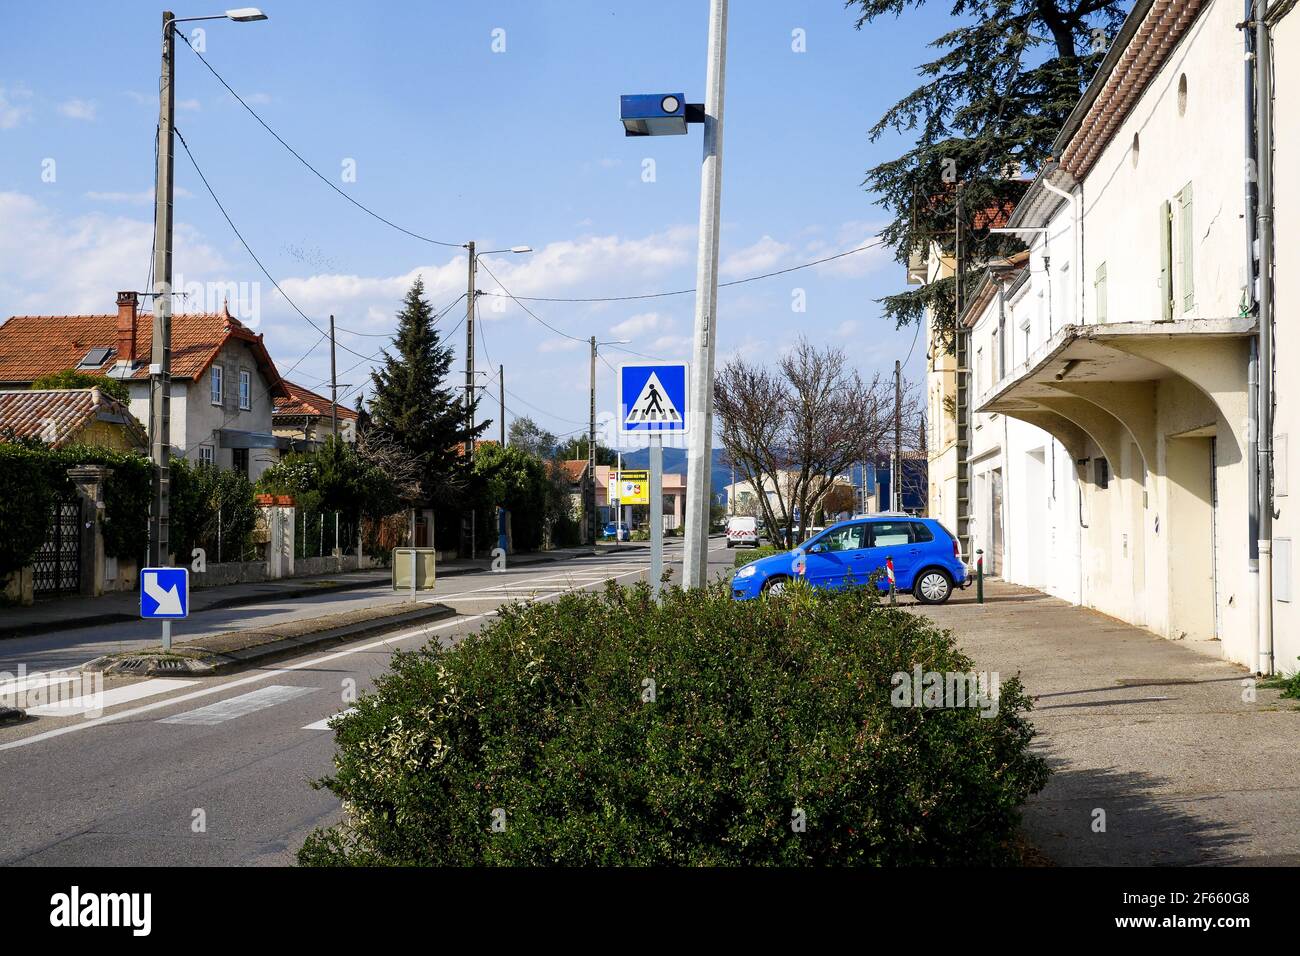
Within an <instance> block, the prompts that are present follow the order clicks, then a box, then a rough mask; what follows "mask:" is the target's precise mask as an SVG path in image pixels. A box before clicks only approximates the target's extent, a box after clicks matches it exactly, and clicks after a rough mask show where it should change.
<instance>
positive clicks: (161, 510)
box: [149, 7, 266, 567]
mask: <svg viewBox="0 0 1300 956" xmlns="http://www.w3.org/2000/svg"><path fill="white" fill-rule="evenodd" d="M265 19H266V14H264V13H263V12H262V11H261V10H258V9H257V8H256V7H241V8H239V9H235V10H227V11H226V12H225V13H223V14H216V15H213V16H206V17H177V16H176V15H175V14H173V13H172V12H171V11H170V10H164V11H163V15H162V20H163V22H162V34H163V35H162V41H163V43H162V77H161V79H160V80H159V83H158V143H159V149H158V169H157V175H156V177H155V180H154V232H153V275H154V287H153V335H152V341H151V349H152V352H151V355H150V358H151V362H150V365H149V456H150V458H151V459H152V460H153V466H154V474H153V489H152V491H153V493H152V496H151V498H152V500H151V503H150V509H149V563H150V564H151V565H152V566H154V567H163V566H166V565H168V564H169V563H170V560H169V555H170V552H171V547H170V535H169V530H168V524H169V517H168V512H169V510H170V507H169V504H170V503H169V496H170V486H171V460H170V459H171V348H172V299H171V292H172V199H173V193H174V179H173V171H172V170H173V166H172V163H173V160H174V158H175V145H176V143H175V128H174V127H175V122H176V88H175V86H174V80H175V63H176V56H175V54H176V24H178V23H191V22H194V21H196V20H233V21H235V22H238V23H249V22H252V21H254V20H265Z"/></svg>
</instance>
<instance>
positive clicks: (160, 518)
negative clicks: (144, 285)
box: [149, 10, 176, 567]
mask: <svg viewBox="0 0 1300 956" xmlns="http://www.w3.org/2000/svg"><path fill="white" fill-rule="evenodd" d="M175 19H176V17H175V14H173V13H172V12H171V11H170V10H165V11H163V30H162V76H161V78H160V79H159V82H158V175H157V178H156V181H155V182H154V230H153V293H154V296H153V340H152V344H151V348H152V351H151V353H150V365H149V457H150V458H151V459H152V461H153V488H152V492H153V493H152V496H151V501H150V509H149V563H150V564H151V565H152V566H154V567H163V566H167V565H170V564H171V560H170V554H171V547H170V535H169V511H170V494H171V460H170V459H171V366H172V361H171V356H172V185H173V179H172V175H173V174H172V160H173V158H174V151H175V130H174V124H175V120H176V88H175V86H174V80H175V77H174V75H173V72H172V71H173V66H174V64H175V59H176V56H175V55H176V34H175V33H174V32H173V31H174V29H175V28H174V26H173V21H174V20H175Z"/></svg>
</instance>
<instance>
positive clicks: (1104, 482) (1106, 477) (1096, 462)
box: [1092, 458, 1110, 491]
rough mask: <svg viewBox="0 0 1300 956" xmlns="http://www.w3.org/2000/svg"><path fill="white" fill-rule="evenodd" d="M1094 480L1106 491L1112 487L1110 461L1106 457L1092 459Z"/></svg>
mask: <svg viewBox="0 0 1300 956" xmlns="http://www.w3.org/2000/svg"><path fill="white" fill-rule="evenodd" d="M1092 467H1093V480H1094V481H1095V482H1096V484H1097V487H1098V488H1099V489H1101V490H1102V491H1105V490H1106V489H1107V488H1109V487H1110V462H1108V461H1106V459H1105V458H1094V459H1093V460H1092Z"/></svg>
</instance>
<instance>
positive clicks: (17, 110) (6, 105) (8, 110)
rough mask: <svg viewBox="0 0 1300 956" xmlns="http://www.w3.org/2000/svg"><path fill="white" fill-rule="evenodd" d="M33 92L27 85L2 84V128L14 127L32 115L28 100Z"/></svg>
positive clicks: (0, 91) (0, 117)
mask: <svg viewBox="0 0 1300 956" xmlns="http://www.w3.org/2000/svg"><path fill="white" fill-rule="evenodd" d="M31 98H32V93H31V91H30V90H28V89H27V88H25V87H22V86H19V87H5V86H0V129H13V128H14V127H15V126H17V125H18V124H19V123H21V122H23V120H25V119H27V118H28V117H29V116H31V115H32V108H31V106H29V105H28V102H27V101H28V100H30V99H31Z"/></svg>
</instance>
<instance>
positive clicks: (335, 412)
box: [330, 313, 339, 441]
mask: <svg viewBox="0 0 1300 956" xmlns="http://www.w3.org/2000/svg"><path fill="white" fill-rule="evenodd" d="M330 427H331V428H332V429H333V434H334V439H335V440H336V441H337V440H338V437H339V380H338V374H337V373H336V372H335V369H334V315H333V313H331V314H330Z"/></svg>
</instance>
